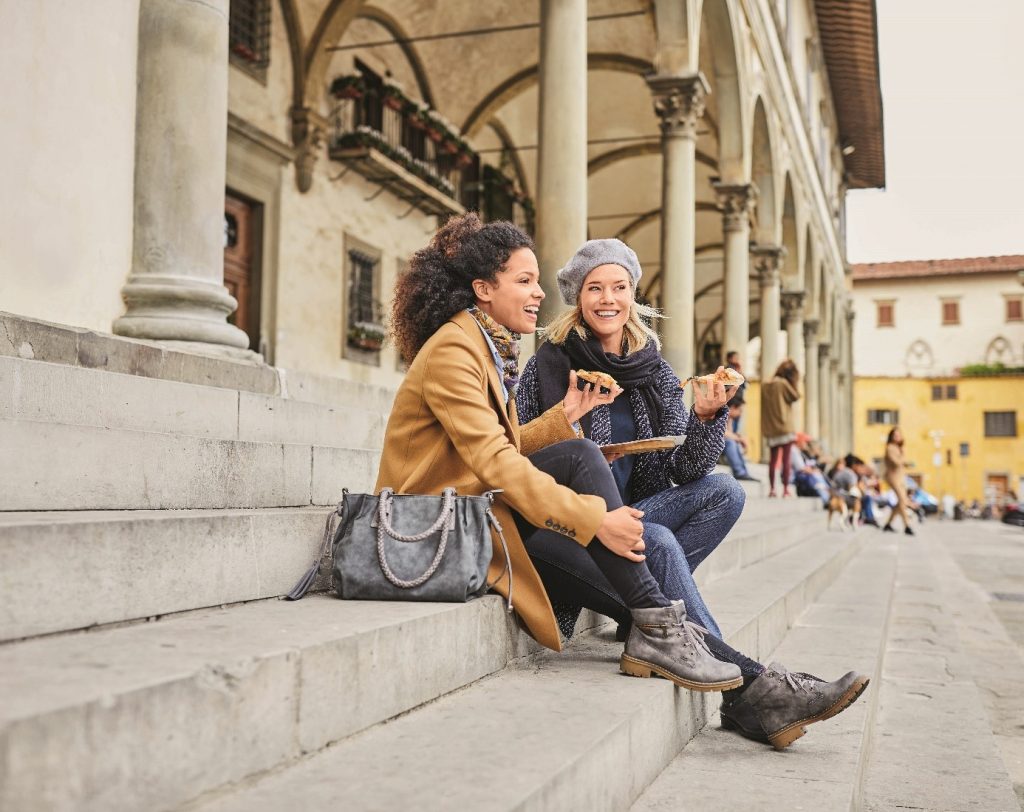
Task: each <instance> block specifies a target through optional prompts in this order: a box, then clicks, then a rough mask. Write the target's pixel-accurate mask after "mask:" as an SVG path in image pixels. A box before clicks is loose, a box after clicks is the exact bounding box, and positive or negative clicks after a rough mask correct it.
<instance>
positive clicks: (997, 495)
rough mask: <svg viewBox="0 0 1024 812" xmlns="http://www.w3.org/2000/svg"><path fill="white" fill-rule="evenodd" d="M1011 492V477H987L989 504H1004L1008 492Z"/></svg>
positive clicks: (990, 475) (986, 489) (986, 486)
mask: <svg viewBox="0 0 1024 812" xmlns="http://www.w3.org/2000/svg"><path fill="white" fill-rule="evenodd" d="M1008 490H1010V477H1009V476H1008V475H1007V474H988V475H986V477H985V499H986V501H988V502H995V503H996V504H1002V503H1003V500H1004V499H1005V498H1006V492H1007V491H1008Z"/></svg>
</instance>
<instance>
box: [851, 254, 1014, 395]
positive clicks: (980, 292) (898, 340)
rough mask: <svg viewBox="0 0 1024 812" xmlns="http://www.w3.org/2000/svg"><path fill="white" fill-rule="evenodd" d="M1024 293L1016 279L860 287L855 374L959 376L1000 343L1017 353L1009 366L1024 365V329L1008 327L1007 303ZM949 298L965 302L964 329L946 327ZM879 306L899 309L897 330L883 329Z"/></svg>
mask: <svg viewBox="0 0 1024 812" xmlns="http://www.w3.org/2000/svg"><path fill="white" fill-rule="evenodd" d="M1022 293H1024V290H1022V289H1021V286H1020V284H1019V283H1018V282H1017V279H1016V276H1015V275H1014V274H992V275H977V274H972V275H971V276H969V277H963V276H961V277H952V276H949V277H944V276H937V277H925V278H921V277H918V278H913V279H893V280H878V281H870V282H864V281H858V282H855V283H854V286H853V302H854V307H855V308H856V311H857V319H856V320H855V322H854V346H853V355H854V359H855V360H854V373H855V374H856V375H857V376H868V375H871V376H873V375H890V376H903V375H914V376H928V375H952V374H955V371H956V370H957V369H959V368H960V367H962V366H964V365H966V364H979V363H984V362H985V361H986V351H987V350H988V348H989V345H990V344H991V343H992V341H993V340H994V339H996V338H998V337H1000V336H1002V337H1004V338H1005V339H1006V340H1007V341H1008V342H1009V344H1010V349H1011V351H1012V363H1008V364H1007V365H1013V366H1018V365H1024V322H1019V321H1018V322H1006V306H1005V298H1004V294H1008V295H1016V296H1019V295H1021V294H1022ZM946 298H948V299H956V300H958V301H959V303H960V324H957V325H943V324H942V304H941V302H942V300H943V299H946ZM878 301H893V302H894V303H895V305H894V326H892V327H878V326H877V302H878ZM916 342H921V343H920V344H917V343H916ZM925 348H927V352H921V353H918V352H915V349H919V350H924V349H925Z"/></svg>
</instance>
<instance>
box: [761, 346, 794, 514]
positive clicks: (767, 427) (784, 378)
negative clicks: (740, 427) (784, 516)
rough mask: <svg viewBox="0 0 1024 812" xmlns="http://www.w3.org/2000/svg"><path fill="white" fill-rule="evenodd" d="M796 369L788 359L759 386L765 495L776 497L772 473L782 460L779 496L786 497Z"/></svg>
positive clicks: (774, 473) (791, 445) (792, 436)
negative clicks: (765, 459) (766, 458)
mask: <svg viewBox="0 0 1024 812" xmlns="http://www.w3.org/2000/svg"><path fill="white" fill-rule="evenodd" d="M799 385H800V371H799V370H798V369H797V368H796V364H795V363H794V362H793V361H792V360H791V359H789V358H787V359H786V360H785V361H783V362H782V363H781V364H779V366H778V368H777V369H776V370H775V376H774V377H773V378H772V379H771V380H770V381H768V383H766V384H764V385H763V386H762V387H761V434H762V436H763V437H764V438H765V441H766V442H767V443H768V448H769V449H771V458H770V460H769V463H768V495H769V496H777V494H776V492H775V476H776V471H777V470H778V467H779V462H780V461H781V463H782V495H783V496H789V495H790V492H789V479H790V474H791V472H792V470H791V469H792V465H791V463H790V456H789V455H790V452H791V451H792V449H793V442H794V441H795V440H796V426H795V424H794V422H793V404H794V403H796V401H798V400H799V399H800V391H799V389H798V388H797V387H798V386H799Z"/></svg>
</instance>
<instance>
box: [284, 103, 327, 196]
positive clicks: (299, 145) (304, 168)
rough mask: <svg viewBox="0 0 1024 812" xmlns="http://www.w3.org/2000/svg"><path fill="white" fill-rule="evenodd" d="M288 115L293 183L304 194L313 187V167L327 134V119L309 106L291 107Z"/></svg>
mask: <svg viewBox="0 0 1024 812" xmlns="http://www.w3.org/2000/svg"><path fill="white" fill-rule="evenodd" d="M289 115H290V116H291V120H292V144H293V145H294V147H295V183H296V185H297V186H298V187H299V191H300V192H302V193H303V194H305V193H306V192H308V191H309V190H310V189H311V188H312V187H313V167H314V166H315V165H316V160H317V158H318V157H319V152H320V147H321V145H322V144H323V142H324V136H325V135H326V134H327V119H325V118H324V117H323V116H322V115H320V113H318V112H317V111H316V110H313V109H312V108H310V107H293V108H292V109H291V110H290V111H289Z"/></svg>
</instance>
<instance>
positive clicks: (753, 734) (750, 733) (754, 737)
mask: <svg viewBox="0 0 1024 812" xmlns="http://www.w3.org/2000/svg"><path fill="white" fill-rule="evenodd" d="M719 719H720V720H721V727H722V730H734V731H736V732H737V733H739V734H740V735H741V736H743V737H744V738H747V739H750V740H751V741H755V742H760V743H761V744H771V741H770V740H769V739H768V736H767V735H765V732H764V731H763V730H756V731H755V730H747V729H746V728H745V727H743V725H741V724H739V723H738V722H734V721H733V720H732V719H730V718H729V717H728V716H726V715H725V714H724V713H719ZM806 732H807V730H806V729H804V730H803V731H802V732H801V733H800V736H802V735H803V734H804V733H806ZM800 736H797V738H800ZM794 741H795V739H794Z"/></svg>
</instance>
